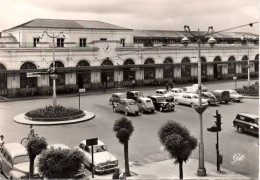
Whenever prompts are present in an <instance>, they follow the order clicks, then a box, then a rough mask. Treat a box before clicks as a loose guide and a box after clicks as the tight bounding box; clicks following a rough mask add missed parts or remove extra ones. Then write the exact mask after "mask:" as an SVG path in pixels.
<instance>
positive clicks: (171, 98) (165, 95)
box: [154, 89, 174, 102]
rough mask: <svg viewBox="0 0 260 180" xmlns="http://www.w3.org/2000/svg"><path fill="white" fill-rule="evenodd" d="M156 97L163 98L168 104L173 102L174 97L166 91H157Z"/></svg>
mask: <svg viewBox="0 0 260 180" xmlns="http://www.w3.org/2000/svg"><path fill="white" fill-rule="evenodd" d="M154 95H156V96H163V97H165V98H166V101H168V102H173V101H174V96H173V94H172V93H171V92H170V91H167V90H166V89H157V90H156V91H155V94H154Z"/></svg>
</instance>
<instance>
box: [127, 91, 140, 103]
mask: <svg viewBox="0 0 260 180" xmlns="http://www.w3.org/2000/svg"><path fill="white" fill-rule="evenodd" d="M139 97H144V95H143V92H142V91H127V93H126V98H127V99H133V100H135V101H136V100H137V99H138V98H139Z"/></svg>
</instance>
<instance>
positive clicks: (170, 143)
mask: <svg viewBox="0 0 260 180" xmlns="http://www.w3.org/2000/svg"><path fill="white" fill-rule="evenodd" d="M158 135H159V140H160V142H161V144H162V145H163V146H164V148H165V150H166V151H167V152H168V153H169V154H170V157H171V158H172V159H173V160H174V163H175V164H177V163H179V177H180V179H183V168H182V165H183V162H186V161H187V160H188V159H189V157H190V155H191V153H192V151H193V150H194V149H195V148H196V146H197V144H198V142H197V139H196V138H195V137H193V136H191V135H190V133H189V131H188V129H187V128H186V127H184V126H182V125H181V124H179V123H177V122H174V121H168V122H167V123H166V124H165V125H163V126H162V127H161V128H160V130H159V133H158Z"/></svg>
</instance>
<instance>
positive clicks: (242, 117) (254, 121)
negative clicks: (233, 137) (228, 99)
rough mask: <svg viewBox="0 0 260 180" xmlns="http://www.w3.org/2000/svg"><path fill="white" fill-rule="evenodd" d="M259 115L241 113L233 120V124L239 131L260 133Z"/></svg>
mask: <svg viewBox="0 0 260 180" xmlns="http://www.w3.org/2000/svg"><path fill="white" fill-rule="evenodd" d="M258 120H259V116H258V115H255V114H250V113H239V114H237V115H236V118H235V119H234V121H233V126H234V127H235V128H237V132H239V133H242V132H251V133H254V134H257V135H258V134H259V124H258Z"/></svg>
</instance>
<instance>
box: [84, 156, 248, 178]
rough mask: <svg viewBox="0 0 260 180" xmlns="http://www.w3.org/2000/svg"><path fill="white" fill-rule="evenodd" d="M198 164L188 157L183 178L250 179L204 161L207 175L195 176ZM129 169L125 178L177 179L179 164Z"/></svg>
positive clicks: (147, 165) (134, 166)
mask: <svg viewBox="0 0 260 180" xmlns="http://www.w3.org/2000/svg"><path fill="white" fill-rule="evenodd" d="M198 164H199V163H198V160H197V159H190V160H189V161H188V162H187V163H183V179H214V180H215V179H232V180H235V179H240V180H243V179H251V178H249V177H247V176H243V175H241V174H238V173H235V172H233V171H230V170H227V169H224V168H221V172H217V168H216V165H214V164H210V163H207V162H205V168H206V171H207V176H204V177H201V176H197V168H198ZM121 171H124V169H121ZM130 171H131V173H132V174H133V175H132V176H131V177H127V179H151V180H152V179H165V180H166V179H179V165H178V164H174V163H173V161H172V160H166V161H160V162H154V163H150V164H145V165H130ZM89 179H112V174H108V175H95V177H94V178H92V176H91V175H89Z"/></svg>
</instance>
